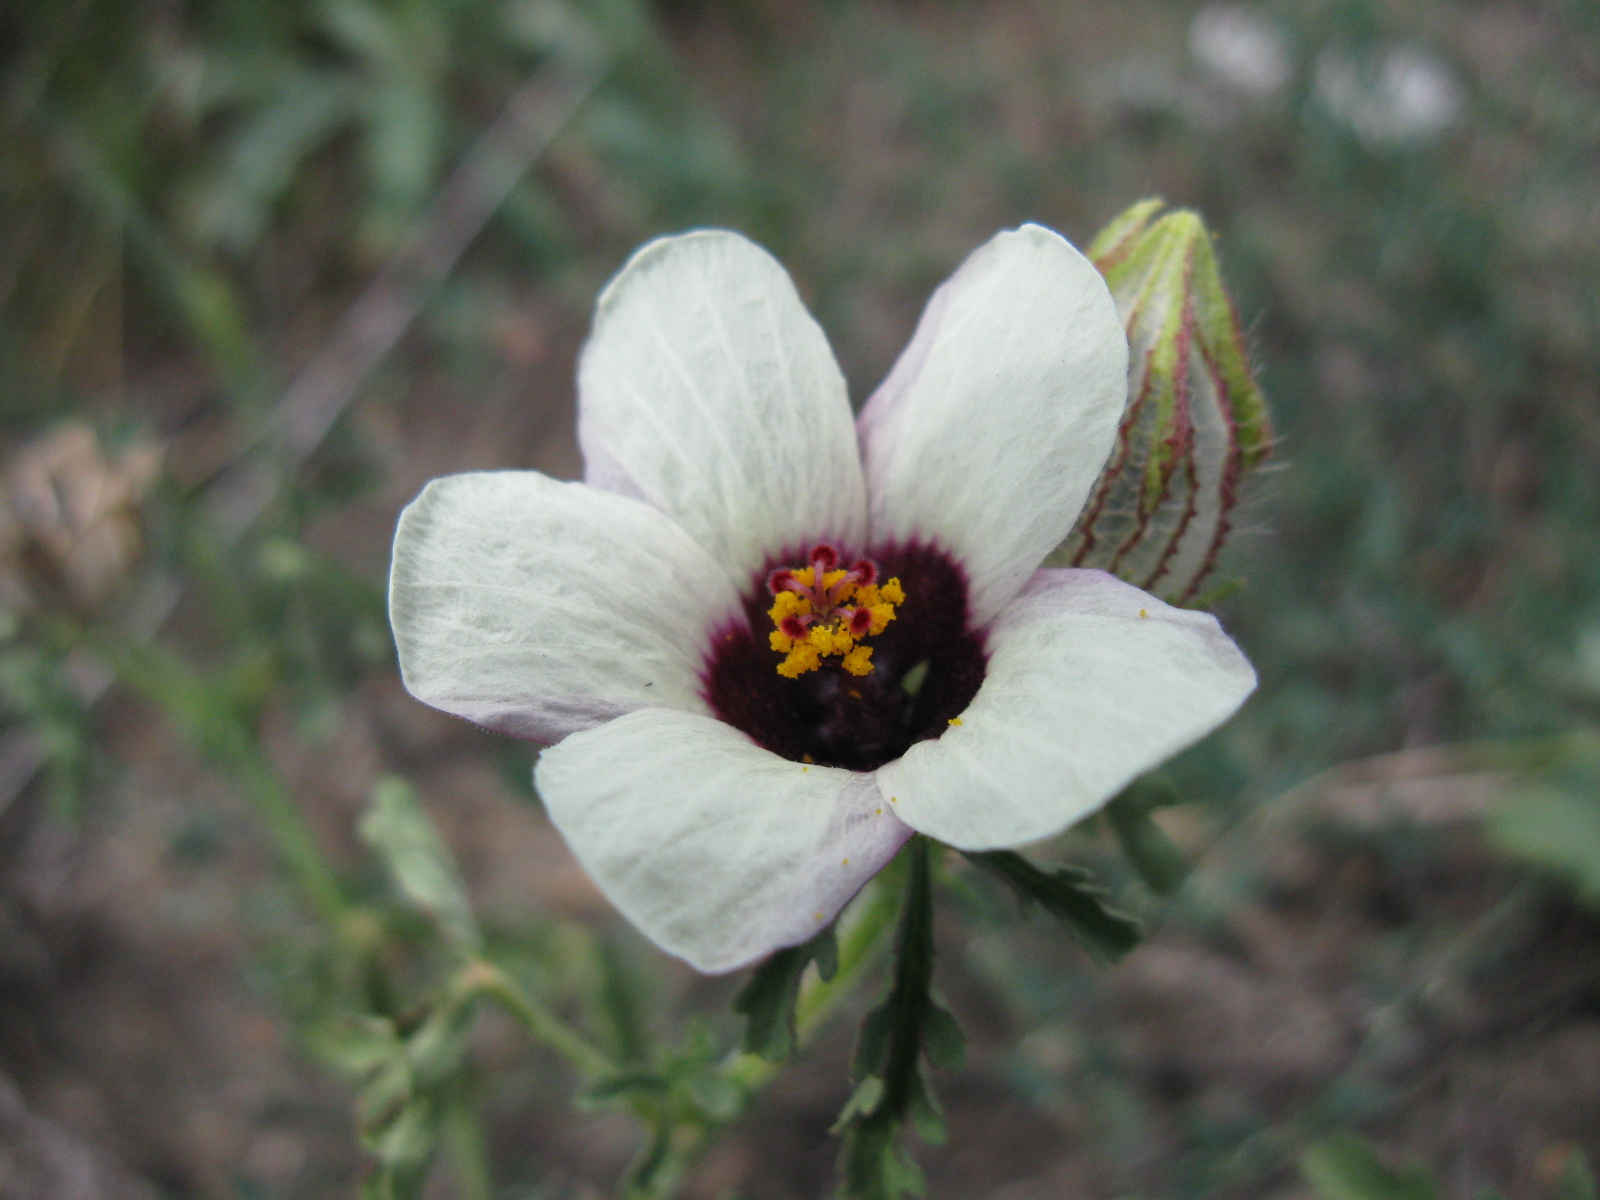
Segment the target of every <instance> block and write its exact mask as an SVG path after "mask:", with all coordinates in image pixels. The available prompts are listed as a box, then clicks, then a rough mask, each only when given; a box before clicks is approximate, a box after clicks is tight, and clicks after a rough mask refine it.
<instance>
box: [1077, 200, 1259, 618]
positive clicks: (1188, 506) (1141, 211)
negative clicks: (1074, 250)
mask: <svg viewBox="0 0 1600 1200" xmlns="http://www.w3.org/2000/svg"><path fill="white" fill-rule="evenodd" d="M1164 207H1165V203H1164V201H1162V200H1159V199H1148V200H1142V201H1140V202H1139V203H1137V204H1135V205H1133V206H1132V207H1131V208H1129V209H1128V210H1127V211H1126V212H1124V213H1123V214H1122V215H1121V216H1119V217H1117V218H1116V219H1115V220H1114V221H1112V222H1111V224H1110V225H1108V226H1107V227H1106V228H1105V230H1104V231H1103V232H1101V234H1100V236H1099V237H1097V238H1096V239H1095V241H1094V243H1093V244H1092V245H1091V246H1090V247H1089V258H1090V261H1092V262H1093V263H1094V265H1095V266H1096V267H1097V268H1098V269H1099V270H1100V273H1101V274H1102V275H1104V276H1105V280H1106V283H1107V285H1108V286H1109V287H1110V289H1111V295H1112V298H1113V299H1114V300H1115V301H1116V305H1117V313H1118V315H1119V316H1120V317H1121V318H1122V322H1123V326H1124V328H1125V329H1126V330H1127V334H1128V345H1129V354H1128V397H1127V406H1126V408H1125V409H1124V410H1123V415H1122V422H1121V425H1120V426H1119V428H1118V431H1117V442H1116V447H1115V449H1114V450H1113V451H1112V454H1111V458H1110V459H1109V461H1108V462H1107V463H1106V468H1105V471H1104V472H1103V473H1102V475H1101V477H1100V480H1099V482H1098V483H1097V484H1096V485H1095V489H1094V491H1093V493H1092V494H1091V495H1090V497H1089V501H1088V503H1087V504H1086V505H1085V506H1084V510H1083V513H1082V515H1081V516H1080V517H1079V519H1078V523H1077V524H1076V525H1075V526H1074V527H1073V529H1072V532H1071V534H1069V535H1068V537H1067V539H1066V540H1065V541H1064V542H1062V544H1061V545H1060V547H1058V548H1057V550H1056V551H1055V553H1054V554H1052V555H1051V556H1050V559H1049V560H1048V561H1049V563H1050V564H1051V565H1054V566H1071V567H1094V568H1099V569H1101V570H1105V571H1109V572H1110V573H1111V574H1113V575H1116V576H1117V577H1119V578H1121V579H1124V580H1126V581H1127V582H1129V583H1132V584H1134V585H1135V586H1136V587H1139V588H1142V589H1144V590H1146V591H1149V592H1152V593H1154V594H1155V595H1158V596H1161V597H1163V598H1164V599H1166V600H1168V601H1170V602H1171V603H1173V604H1177V605H1181V606H1188V605H1194V604H1203V602H1204V592H1203V590H1202V589H1203V587H1204V585H1205V583H1206V581H1207V579H1208V578H1209V577H1210V576H1211V574H1212V572H1213V571H1214V570H1215V568H1216V565H1217V560H1218V557H1219V555H1220V554H1221V551H1222V548H1223V545H1224V543H1225V542H1226V541H1227V538H1228V535H1229V533H1230V531H1231V529H1232V519H1233V513H1234V509H1235V506H1236V505H1237V504H1238V501H1239V494H1240V485H1241V483H1242V482H1243V480H1244V477H1245V475H1246V474H1247V473H1248V472H1250V471H1251V470H1252V469H1254V468H1255V467H1257V466H1258V465H1260V463H1261V462H1262V461H1263V460H1264V459H1265V458H1266V456H1267V454H1268V452H1269V450H1270V449H1271V445H1272V432H1271V426H1270V421H1269V418H1268V414H1267V406H1266V402H1265V400H1264V398H1263V397H1262V394H1261V389H1260V388H1259V387H1258V386H1257V384H1256V380H1255V376H1254V374H1253V373H1252V371H1251V369H1250V360H1249V357H1248V355H1247V353H1246V350H1245V345H1244V339H1243V337H1242V335H1241V333H1240V330H1239V322H1238V318H1237V316H1236V315H1235V312H1234V308H1233V303H1232V301H1231V300H1230V299H1229V297H1228V293H1227V291H1226V290H1225V289H1224V287H1223V284H1222V276H1221V273H1220V272H1219V270H1218V268H1217V260H1216V256H1215V254H1214V253H1213V252H1212V248H1211V238H1210V235H1209V234H1208V232H1207V230H1206V227H1205V225H1204V223H1203V222H1202V221H1201V220H1200V218H1199V216H1198V215H1196V214H1195V213H1193V212H1191V211H1189V210H1187V209H1176V210H1173V211H1169V212H1166V213H1164V214H1163V213H1162V211H1161V210H1162V209H1163V208H1164Z"/></svg>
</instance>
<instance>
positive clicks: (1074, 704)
mask: <svg viewBox="0 0 1600 1200" xmlns="http://www.w3.org/2000/svg"><path fill="white" fill-rule="evenodd" d="M989 649H990V656H989V667H988V673H987V674H986V675H985V676H984V681H983V686H982V687H980V688H979V689H978V694H977V695H976V696H974V697H973V699H972V703H971V704H970V705H969V706H968V707H967V710H966V711H965V712H964V713H962V714H961V717H960V722H961V723H960V724H959V725H952V726H951V727H950V728H949V729H948V730H946V731H945V732H944V733H943V734H942V735H941V736H940V737H939V739H938V740H937V741H929V742H919V743H917V744H916V745H915V746H913V747H911V749H910V750H908V751H907V752H906V754H905V756H904V757H903V758H901V759H899V760H898V761H896V762H892V763H889V764H887V765H886V766H883V767H880V768H879V769H878V773H877V774H878V787H879V788H880V789H881V790H882V792H883V794H884V795H886V796H890V797H892V798H893V801H894V808H895V813H896V815H898V816H899V817H900V819H901V820H903V821H904V822H906V824H908V825H910V826H911V827H912V828H913V829H917V830H920V831H921V832H923V833H926V834H928V835H929V836H931V837H935V838H938V839H939V840H940V841H942V842H947V843H949V844H950V845H952V846H957V847H959V848H961V849H963V850H988V849H993V848H994V847H997V846H1017V845H1021V844H1023V843H1025V842H1032V841H1037V840H1038V839H1040V838H1043V837H1049V836H1050V835H1052V834H1054V833H1058V832H1059V831H1061V830H1062V829H1065V828H1066V827H1067V826H1068V825H1071V824H1072V823H1073V822H1075V821H1077V820H1079V819H1081V818H1082V817H1085V816H1087V815H1088V814H1089V813H1091V812H1093V811H1094V810H1095V809H1097V808H1099V807H1100V806H1101V805H1102V804H1104V803H1105V802H1106V801H1107V800H1109V799H1111V797H1112V796H1114V795H1116V794H1117V793H1118V792H1119V791H1121V790H1122V789H1123V787H1125V786H1126V785H1127V784H1128V783H1130V782H1131V781H1132V780H1133V779H1134V778H1135V777H1136V776H1138V775H1141V774H1143V773H1144V772H1145V771H1148V770H1150V769H1151V768H1152V767H1154V766H1156V765H1157V764H1159V763H1161V762H1162V761H1164V760H1165V759H1167V758H1170V757H1171V756H1172V755H1173V754H1176V753H1177V752H1178V751H1179V750H1182V749H1183V748H1184V747H1186V746H1188V745H1189V744H1190V743H1192V742H1195V741H1198V740H1199V739H1200V738H1202V737H1204V736H1205V735H1206V734H1208V733H1210V732H1211V731H1212V730H1213V729H1215V728H1216V727H1217V726H1218V725H1220V724H1222V722H1223V721H1225V720H1227V719H1228V717H1230V716H1232V715H1233V713H1234V711H1235V710H1236V709H1237V708H1238V707H1239V705H1240V704H1242V703H1244V699H1245V697H1246V696H1248V695H1249V694H1250V693H1251V692H1252V691H1253V690H1255V685H1256V676H1255V672H1254V671H1253V670H1251V668H1250V664H1249V663H1248V662H1247V661H1245V657H1244V655H1243V654H1241V653H1240V652H1239V648H1238V647H1237V646H1235V645H1234V644H1233V642H1232V641H1231V640H1230V639H1229V638H1228V636H1227V635H1226V634H1225V633H1223V632H1222V627H1221V626H1220V625H1218V624H1217V619H1216V618H1215V617H1213V616H1211V615H1210V614H1208V613H1200V612H1193V611H1190V610H1187V609H1179V608H1170V607H1168V606H1167V605H1165V604H1163V603H1162V602H1161V601H1159V600H1157V599H1156V598H1155V597H1154V596H1150V595H1147V594H1145V593H1144V592H1141V591H1139V589H1138V588H1135V587H1133V586H1132V585H1130V584H1126V583H1123V582H1121V581H1120V580H1118V579H1114V578H1113V577H1112V576H1110V575H1107V574H1106V573H1105V572H1103V571H1080V570H1061V571H1055V570H1047V571H1039V572H1037V573H1036V574H1035V575H1034V577H1033V579H1032V580H1030V581H1029V584H1028V586H1027V588H1025V589H1024V590H1023V592H1022V593H1021V594H1020V595H1019V596H1017V598H1016V599H1015V600H1014V601H1012V603H1011V604H1010V605H1009V606H1008V607H1007V608H1006V610H1005V612H1003V613H1002V614H1001V615H1000V619H999V620H998V621H996V622H995V624H994V625H993V626H992V627H991V628H990V631H989Z"/></svg>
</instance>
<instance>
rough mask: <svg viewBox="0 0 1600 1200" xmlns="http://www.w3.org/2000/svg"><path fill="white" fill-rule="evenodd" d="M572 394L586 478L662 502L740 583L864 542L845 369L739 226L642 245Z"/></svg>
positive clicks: (609, 304)
mask: <svg viewBox="0 0 1600 1200" xmlns="http://www.w3.org/2000/svg"><path fill="white" fill-rule="evenodd" d="M578 393H579V412H578V439H579V441H580V443H581V444H582V446H583V452H584V457H585V459H586V461H587V463H588V470H589V475H588V476H587V478H588V479H589V481H590V482H591V483H593V484H595V485H596V486H600V487H607V488H610V489H612V490H616V491H621V492H623V493H624V494H628V495H637V496H642V497H643V498H645V499H646V500H648V501H649V502H650V503H651V504H654V505H655V506H656V507H658V508H660V509H661V510H662V511H663V512H665V513H667V514H668V515H669V516H671V517H672V518H673V519H674V520H676V521H677V522H678V523H679V524H680V525H682V526H683V527H684V528H685V529H686V530H688V531H689V533H690V534H691V535H692V536H693V537H694V538H695V540H697V541H698V542H699V543H700V544H701V545H702V546H704V547H705V548H706V549H707V550H708V551H710V553H711V554H712V556H713V557H714V558H716V559H717V561H719V562H721V563H723V564H724V565H725V567H726V569H727V570H728V572H729V575H730V576H731V577H732V578H733V579H734V580H736V581H737V582H738V583H739V584H740V585H741V586H742V585H743V584H744V583H745V582H746V580H747V579H748V578H749V577H750V575H751V574H752V573H754V572H756V571H758V570H760V569H761V568H762V567H763V565H764V564H765V563H766V562H767V560H768V557H769V556H771V555H774V554H778V553H780V552H792V551H795V550H797V549H803V548H804V546H805V545H808V544H809V543H810V542H811V541H812V540H815V539H823V538H825V539H828V540H832V541H836V542H840V543H843V544H844V545H846V546H850V547H859V546H860V545H861V542H862V537H863V535H864V534H865V532H866V489H865V485H864V484H863V482H862V476H861V462H860V455H859V453H858V451H857V449H856V437H855V427H854V425H853V423H852V421H851V416H850V401H849V397H848V396H847V394H846V391H845V383H844V376H843V375H841V374H840V372H839V367H838V365H837V364H836V363H835V362H834V359H833V353H832V351H830V350H829V349H828V342H827V339H826V338H825V337H824V336H823V333H822V330H821V328H820V327H819V326H818V325H817V323H816V322H815V321H814V320H812V319H811V316H810V314H809V313H807V312H806V310H805V306H804V305H803V304H802V303H801V302H800V297H799V295H798V294H797V293H796V292H795V290H794V284H793V283H792V282H790V279H789V276H788V274H787V273H785V271H784V269H783V268H782V267H781V266H779V265H778V263H777V261H776V260H775V259H773V257H772V256H771V255H770V254H768V253H767V252H766V251H765V250H762V249H761V248H760V247H759V246H756V245H754V244H752V243H751V242H749V241H747V240H745V239H744V238H742V237H740V236H739V235H738V234H734V233H726V232H722V231H720V230H702V231H700V232H697V233H687V234H682V235H680V236H678V237H670V238H661V239H660V240H658V241H654V242H651V243H650V244H649V245H647V246H645V247H644V248H643V249H641V250H640V251H639V252H638V253H636V254H635V255H634V256H633V257H632V258H631V259H630V260H629V261H628V264H627V266H625V267H623V268H622V271H621V273H620V274H618V276H617V277H616V279H614V280H613V281H612V282H611V285H610V286H609V287H607V288H606V290H605V293H604V294H603V295H602V296H601V297H600V303H599V305H598V308H597V310H596V313H595V321H594V332H593V333H591V334H590V336H589V342H588V344H587V345H586V346H585V347H584V350H583V357H582V360H581V361H580V363H579V367H578Z"/></svg>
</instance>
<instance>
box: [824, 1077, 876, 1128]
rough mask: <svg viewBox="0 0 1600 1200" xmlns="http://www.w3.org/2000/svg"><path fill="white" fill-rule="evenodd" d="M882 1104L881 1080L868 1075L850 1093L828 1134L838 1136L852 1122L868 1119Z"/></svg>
mask: <svg viewBox="0 0 1600 1200" xmlns="http://www.w3.org/2000/svg"><path fill="white" fill-rule="evenodd" d="M882 1102H883V1080H882V1079H881V1078H879V1077H878V1076H876V1075H868V1076H867V1077H866V1078H865V1079H863V1080H862V1081H861V1082H860V1083H858V1084H856V1086H855V1090H854V1091H852V1092H851V1093H850V1099H848V1100H846V1101H845V1102H844V1107H843V1108H842V1109H840V1110H839V1118H838V1120H836V1121H834V1123H833V1127H832V1128H831V1129H829V1130H828V1132H829V1133H832V1134H834V1135H838V1134H841V1133H843V1132H844V1131H845V1130H846V1129H848V1128H849V1127H850V1123H851V1122H852V1121H856V1120H859V1119H860V1118H862V1117H870V1116H871V1115H872V1114H873V1113H874V1112H876V1111H877V1110H878V1105H879V1104H881V1103H882Z"/></svg>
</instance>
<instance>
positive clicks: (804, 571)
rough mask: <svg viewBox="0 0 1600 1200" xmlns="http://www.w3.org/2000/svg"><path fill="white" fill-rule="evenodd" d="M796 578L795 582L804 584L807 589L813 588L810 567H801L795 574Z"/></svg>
mask: <svg viewBox="0 0 1600 1200" xmlns="http://www.w3.org/2000/svg"><path fill="white" fill-rule="evenodd" d="M794 577H795V582H797V583H803V584H805V585H806V586H807V587H810V586H811V568H810V567H801V568H800V569H799V570H798V571H796V572H795V573H794Z"/></svg>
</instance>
